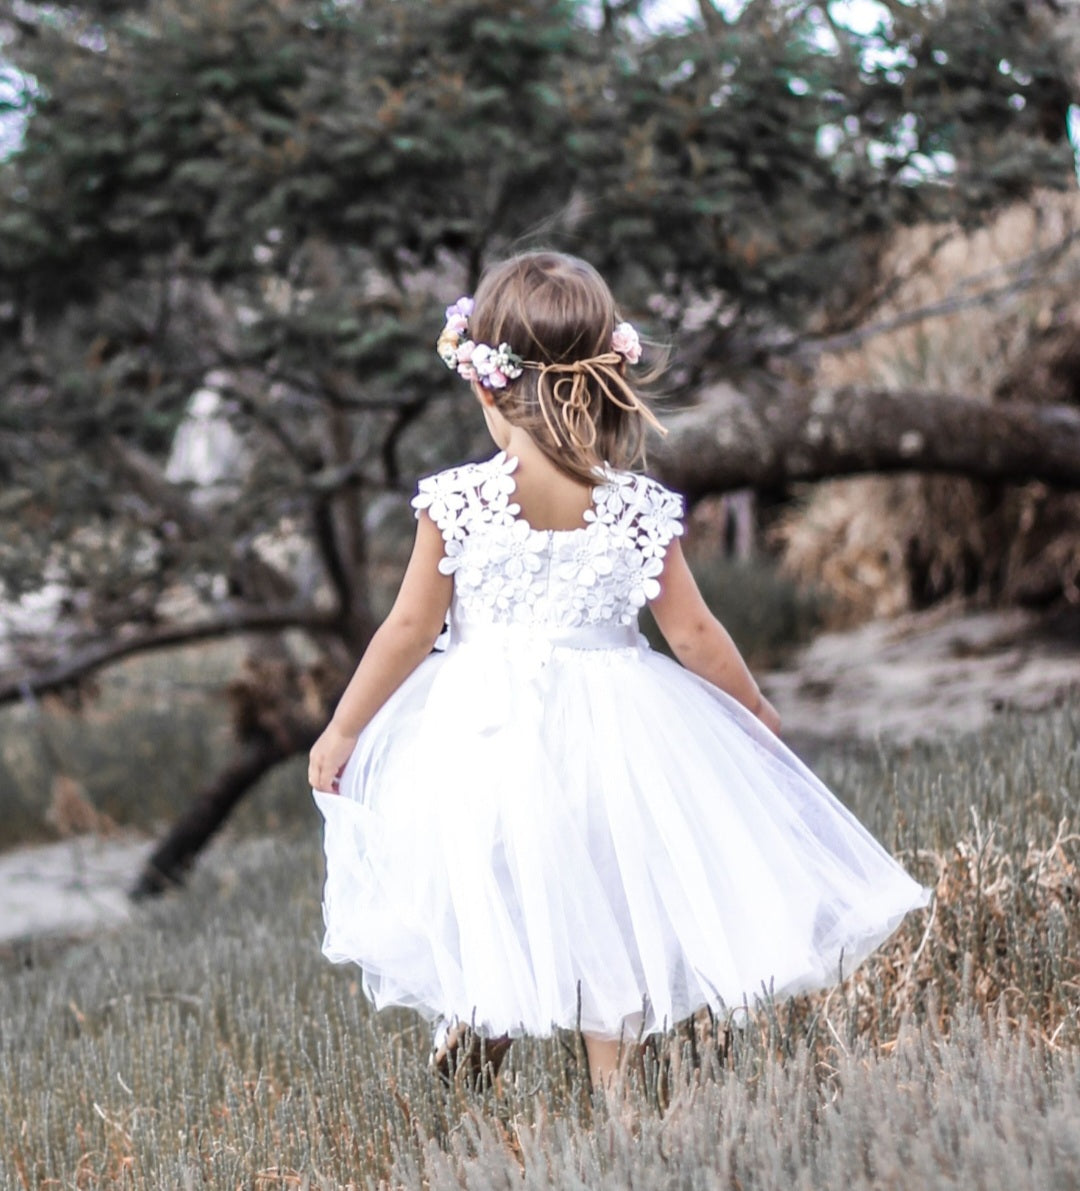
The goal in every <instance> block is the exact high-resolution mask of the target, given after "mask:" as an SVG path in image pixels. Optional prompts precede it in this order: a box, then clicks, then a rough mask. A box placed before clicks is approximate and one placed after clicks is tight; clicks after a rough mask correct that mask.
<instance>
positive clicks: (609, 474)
mask: <svg viewBox="0 0 1080 1191" xmlns="http://www.w3.org/2000/svg"><path fill="white" fill-rule="evenodd" d="M593 499H594V513H593V516H592V517H590V518H589V520H597V521H601V522H604V523H606V524H608V525H627V524H631V525H634V526H635V527H638V528H640V529H641V530H643V531H644V532H645V533H646V534H648V535H649V536H650V537H652V538H654V539H656V540H658V541H660V542H662V543H663V544H665V545H666V544H667V542H669V541H670V540H671V539H672V538H675V537H680V536H681V535H682V532H683V517H684V515H685V505H684V502H683V498H682V497H681V496H680V495H679V494H678V493H677V492H673V491H672V490H671V489H670V488H667V487H665V485H663V484H661V483H660V481H659V480H656V479H654V478H653V477H652V476H647V475H643V474H641V473H640V472H632V471H620V470H617V469H615V468H610V467H609V468H607V469H606V470H605V472H604V477H603V480H602V482H601V483H600V485H599V486H598V487H597V488H596V489H595V492H594V497H593Z"/></svg>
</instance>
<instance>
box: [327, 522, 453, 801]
mask: <svg viewBox="0 0 1080 1191" xmlns="http://www.w3.org/2000/svg"><path fill="white" fill-rule="evenodd" d="M442 557H443V539H442V534H441V533H440V532H439V530H438V528H437V526H436V525H435V523H434V522H433V521H432V520H431V518H430V517H429V516H428V515H427V514H426V513H422V514H421V516H420V519H419V522H418V523H417V528H416V542H415V544H414V546H413V552H412V556H411V557H410V559H409V565H408V567H406V569H405V575H404V578H403V579H402V580H401V588H400V590H399V591H398V594H397V599H396V600H395V601H394V606H393V608H391V609H390V613H389V615H388V616H387V617H386V619H385V620H384V621H383V623H382V624H381V625H380V626H379V628H378V629H377V630H376V632H375V633H374V635H373V636H372V638H371V642H370V643H369V645H368V647H367V649H366V650H364V656H363V657H362V658H361V659H360V664H359V665H358V666H357V667H356V672H355V674H353V676H352V678H351V679H350V681H349V685H348V686H347V687H346V688H345V693H344V694H343V695H342V696H341V699H340V700H339V701H338V705H337V710H336V711H335V712H334V715H333V718H332V719H331V720H330V723H329V724H328V725H327V727H326V730H325V731H324V732H323V734H322V735H321V736H320V737H319V739H318V740H317V741H316V742H315V744H314V746H313V747H312V749H311V753H310V754H309V758H308V780H309V781H310V782H311V785H312V786H313V787H314V788H315V789H316V790H333V789H336V787H337V779H338V776H339V774H340V772H341V770H342V769H343V768H344V766H345V762H346V761H348V759H349V756H350V755H351V753H352V751H353V748H354V746H355V745H356V739H357V737H358V736H359V735H360V733H361V732H362V731H363V729H364V728H365V727H366V726H367V724H368V723H369V722H370V720H371V718H372V717H373V716H374V715H375V713H376V712H377V711H378V710H379V708H380V707H382V705H383V704H384V703H385V702H386V700H387V699H389V698H390V696H391V695H392V694H393V693H394V691H396V690H397V688H398V687H399V686H400V685H401V684H402V683H403V682H404V681H405V679H406V678H408V676H409V675H410V674H411V673H412V672H413V670H415V669H416V667H417V666H418V665H419V664H420V663H421V662H422V661H423V660H424V658H426V657H427V655H428V654H429V653H430V652H431V648H432V646H433V645H434V644H435V639H436V638H437V637H438V635H439V633H441V632H442V628H443V625H444V623H445V621H446V611H447V609H448V608H449V607H450V596H451V593H452V592H453V587H454V581H453V579H452V578H451V577H450V576H449V575H443V574H441V573H440V572H439V561H440V560H441V559H442Z"/></svg>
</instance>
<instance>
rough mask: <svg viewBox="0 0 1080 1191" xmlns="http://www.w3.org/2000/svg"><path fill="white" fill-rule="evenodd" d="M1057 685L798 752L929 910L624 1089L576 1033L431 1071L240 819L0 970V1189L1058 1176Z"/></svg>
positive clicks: (1065, 888) (1074, 921)
mask: <svg viewBox="0 0 1080 1191" xmlns="http://www.w3.org/2000/svg"><path fill="white" fill-rule="evenodd" d="M1078 740H1080V705H1076V704H1074V705H1072V706H1070V707H1066V708H1063V709H1060V710H1058V711H1055V712H1053V713H1048V714H1046V715H1042V716H1040V717H1037V718H1034V719H1028V720H1020V719H1010V720H1007V721H1003V722H1002V724H1000V725H999V726H997V727H996V728H995V729H994V730H993V731H991V732H987V733H984V734H983V735H981V736H978V737H972V738H967V739H964V740H958V741H956V742H952V743H949V744H946V745H943V746H940V747H936V748H920V749H915V750H908V751H905V752H903V753H898V754H890V755H886V754H884V753H877V752H871V753H868V754H867V753H862V754H860V753H858V752H854V751H850V752H843V753H837V754H835V755H833V756H831V757H830V758H829V759H828V760H827V762H826V764H825V766H824V769H825V771H826V776H827V777H828V779H829V780H830V781H831V782H832V783H833V784H834V785H835V787H836V788H837V789H838V790H839V791H840V792H841V793H842V794H843V795H844V797H845V799H846V800H847V801H848V802H849V803H850V804H851V805H852V806H853V807H854V808H855V810H856V811H857V813H858V814H859V815H860V816H861V817H862V818H863V819H864V820H865V821H866V822H867V823H868V824H870V825H871V826H872V827H873V829H874V830H875V831H876V832H878V833H879V835H880V836H881V837H882V838H883V839H884V840H885V841H886V842H887V843H888V844H889V845H890V846H891V847H893V848H895V849H897V850H898V851H900V853H901V854H902V855H903V856H904V857H905V860H906V862H907V863H908V865H909V866H910V867H911V868H912V870H913V871H915V872H916V873H917V874H918V875H920V876H921V877H922V878H923V879H925V880H930V881H932V882H934V881H936V883H937V890H938V903H937V906H936V909H935V911H934V914H933V917H932V918H931V917H929V916H928V914H927V913H921V914H917V915H912V916H911V917H910V918H909V920H908V922H907V923H906V924H905V926H904V927H903V928H902V929H901V931H900V932H898V934H897V936H895V937H894V939H893V940H892V941H891V942H890V944H889V945H887V946H886V947H885V948H883V949H882V950H881V951H880V952H879V953H878V955H877V956H875V957H874V958H873V959H872V960H870V961H869V962H868V963H867V964H865V965H863V967H862V968H861V969H860V970H859V972H858V973H856V974H855V976H854V977H853V978H852V979H851V980H850V981H848V982H847V984H846V985H845V986H844V988H842V989H840V990H837V991H834V992H833V993H831V994H821V995H818V996H816V997H808V998H800V999H798V1000H796V1001H794V1002H790V1003H787V1004H785V1005H777V1006H774V1007H772V1008H771V1009H770V1010H769V1011H768V1012H764V1013H762V1014H760V1015H758V1016H757V1017H756V1018H755V1019H754V1020H753V1022H752V1023H751V1024H750V1025H749V1026H748V1027H746V1028H745V1029H743V1030H741V1031H740V1030H735V1031H732V1032H731V1034H730V1035H727V1034H726V1033H725V1032H724V1031H723V1029H722V1028H720V1023H718V1024H717V1026H716V1027H713V1028H709V1027H708V1023H704V1024H703V1025H702V1028H701V1029H700V1030H699V1031H698V1033H697V1034H696V1035H695V1038H694V1046H693V1048H692V1047H691V1043H690V1040H689V1036H687V1035H683V1036H680V1035H673V1036H672V1038H671V1039H669V1040H668V1042H667V1044H666V1046H665V1048H664V1049H663V1051H662V1056H661V1057H662V1062H661V1063H660V1064H659V1065H658V1064H657V1063H656V1062H654V1061H652V1060H649V1062H648V1063H647V1066H646V1069H645V1071H644V1077H643V1078H642V1079H639V1080H637V1081H636V1082H635V1084H634V1086H633V1088H632V1090H631V1092H630V1096H629V1099H628V1101H627V1103H626V1104H611V1105H609V1104H607V1103H606V1102H604V1100H603V1099H602V1098H601V1097H590V1095H589V1092H588V1089H587V1085H586V1081H585V1078H584V1071H583V1068H582V1065H581V1063H580V1061H579V1058H578V1051H577V1047H576V1045H575V1039H574V1038H573V1036H572V1035H567V1036H564V1037H561V1038H557V1039H550V1040H529V1041H526V1042H523V1043H518V1044H516V1045H515V1047H514V1049H513V1050H512V1051H511V1055H510V1058H509V1060H508V1063H507V1066H506V1068H504V1075H503V1077H502V1079H501V1081H500V1084H499V1086H498V1087H497V1088H495V1089H492V1090H489V1091H487V1092H485V1093H482V1094H474V1093H469V1092H468V1091H466V1090H465V1089H463V1088H454V1089H451V1090H449V1091H447V1090H444V1089H442V1088H441V1087H440V1086H439V1085H437V1084H436V1083H434V1082H433V1081H432V1080H431V1079H430V1078H429V1076H428V1073H427V1070H426V1052H427V1045H428V1042H427V1037H426V1033H425V1031H424V1029H423V1028H422V1027H421V1026H420V1025H419V1023H418V1021H417V1019H416V1018H415V1017H414V1016H412V1015H410V1014H407V1013H402V1012H393V1011H391V1012H388V1013H385V1014H380V1015H375V1014H373V1013H372V1012H371V1011H370V1009H369V1008H368V1006H367V1004H366V1002H365V1001H364V999H363V997H362V996H361V994H360V991H359V987H358V980H357V972H356V970H355V969H351V968H348V967H342V968H338V967H333V966H331V965H329V964H327V963H326V962H325V961H323V960H322V958H321V956H320V955H319V940H320V935H321V915H320V910H319V899H320V893H321V889H320V882H321V858H320V850H319V838H318V824H317V821H316V817H315V812H314V811H313V810H311V811H310V812H309V814H308V816H307V818H306V819H305V820H304V821H303V826H302V827H300V828H298V829H294V830H293V831H291V832H289V833H283V834H280V835H278V836H277V837H275V838H269V839H264V840H251V839H248V840H238V841H237V842H236V844H235V846H234V848H233V850H232V852H231V853H229V852H225V853H222V852H218V854H217V857H216V858H215V859H214V860H213V861H212V862H206V863H204V864H203V865H202V866H200V868H199V869H198V870H197V872H196V874H195V876H194V878H193V880H192V883H191V886H190V888H189V889H188V890H186V891H184V892H182V893H180V894H178V895H175V896H173V897H170V898H168V899H167V900H165V901H163V902H161V903H159V904H157V905H154V906H151V907H149V908H147V909H145V910H142V911H140V913H139V916H138V918H137V920H136V922H135V923H134V924H133V925H131V926H129V927H126V928H124V929H123V930H122V931H119V932H116V933H114V934H110V935H105V936H102V937H100V938H97V939H95V940H94V941H92V942H83V943H78V944H73V945H71V946H69V947H66V948H57V947H55V946H48V947H46V946H44V945H42V946H40V947H38V948H31V949H30V950H29V951H23V952H22V953H21V954H20V956H19V958H18V961H17V962H16V961H15V960H14V959H9V961H8V966H7V968H6V970H4V971H2V972H0V1187H3V1188H5V1189H6V1188H9V1187H15V1188H18V1187H26V1188H29V1187H34V1188H37V1187H44V1186H54V1187H77V1188H99V1187H101V1188H104V1187H110V1188H111V1187H131V1188H136V1187H138V1188H142V1187H148V1188H163V1187H169V1188H172V1187H177V1188H214V1189H217V1188H234V1187H242V1188H270V1187H292V1186H308V1187H319V1188H322V1187H344V1186H355V1187H373V1188H374V1187H379V1186H387V1187H403V1188H409V1189H414V1188H415V1189H419V1188H428V1189H431V1191H438V1189H441V1188H468V1189H469V1191H487V1189H489V1188H509V1187H519V1186H520V1187H528V1188H585V1187H588V1188H611V1189H613V1191H614V1189H615V1188H626V1187H631V1186H633V1187H647V1188H672V1189H674V1188H698V1187H700V1188H713V1187H717V1188H720V1187H722V1188H729V1187H731V1188H735V1187H738V1188H742V1189H743V1191H751V1189H766V1188H768V1189H773V1188H775V1189H777V1191H780V1189H784V1191H787V1189H790V1188H806V1189H810V1188H822V1187H829V1188H844V1189H845V1191H862V1189H866V1191H869V1189H870V1188H878V1187H893V1188H907V1187H910V1188H937V1187H943V1188H944V1187H957V1188H960V1187H963V1188H968V1187H987V1188H990V1187H1010V1188H1025V1187H1030V1188H1039V1189H1040V1191H1045V1189H1054V1188H1062V1189H1063V1191H1064V1188H1067V1187H1068V1188H1071V1187H1074V1186H1076V1184H1077V1181H1078V1180H1080V1129H1078V1128H1077V1122H1078V1121H1080V988H1078V979H1080V965H1078V956H1080V914H1078V894H1080V883H1078V880H1077V873H1078V869H1077V865H1078V862H1080V848H1078V842H1077V837H1076V831H1077V826H1078V824H1077V820H1078V815H1077V799H1078V796H1080V745H1078Z"/></svg>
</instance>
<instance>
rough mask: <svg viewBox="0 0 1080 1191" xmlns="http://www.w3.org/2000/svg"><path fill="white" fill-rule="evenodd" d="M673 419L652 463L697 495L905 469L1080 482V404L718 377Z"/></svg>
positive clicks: (1077, 485)
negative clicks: (760, 393) (745, 384)
mask: <svg viewBox="0 0 1080 1191" xmlns="http://www.w3.org/2000/svg"><path fill="white" fill-rule="evenodd" d="M667 425H668V428H669V434H668V437H667V438H666V439H665V440H664V441H663V442H662V443H660V444H659V445H657V446H655V447H653V448H652V449H651V450H650V453H649V459H650V463H651V465H652V466H653V468H654V470H655V471H656V473H657V475H659V476H660V478H661V479H663V480H665V481H666V482H667V483H670V484H671V485H672V486H673V487H675V488H677V489H678V490H679V491H681V492H683V493H685V495H686V496H687V497H688V498H689V499H690V500H697V499H699V498H701V497H703V496H708V495H711V494H713V493H718V492H726V491H731V490H732V489H735V488H779V487H784V486H786V485H788V484H793V483H797V482H808V481H813V480H823V479H831V478H833V477H838V476H852V475H865V474H868V473H870V472H900V471H919V472H943V473H948V474H952V475H960V476H967V477H969V478H970V479H975V480H983V481H990V482H997V483H1013V484H1019V483H1025V482H1027V481H1031V480H1039V481H1042V482H1043V483H1046V484H1049V485H1052V486H1055V487H1061V488H1070V489H1080V410H1077V409H1073V408H1071V407H1067V406H1032V405H1025V404H1019V403H1011V402H1009V403H998V404H990V403H988V402H985V401H980V400H977V399H974V398H970V397H962V396H957V395H955V394H937V393H921V392H885V391H882V390H860V389H846V390H842V391H840V392H836V393H817V392H814V391H812V390H785V391H783V392H781V393H779V394H776V395H772V396H769V397H763V398H761V399H760V400H751V399H750V398H749V397H748V396H747V395H746V394H744V393H740V392H738V391H737V390H735V389H733V388H731V387H730V386H728V385H717V386H715V387H714V388H713V389H712V390H710V391H708V393H707V395H706V397H705V400H704V401H703V403H702V405H701V406H700V407H698V408H697V409H695V410H693V411H691V412H689V413H686V414H682V415H680V416H679V417H677V418H674V419H670V420H669V421H668V423H667Z"/></svg>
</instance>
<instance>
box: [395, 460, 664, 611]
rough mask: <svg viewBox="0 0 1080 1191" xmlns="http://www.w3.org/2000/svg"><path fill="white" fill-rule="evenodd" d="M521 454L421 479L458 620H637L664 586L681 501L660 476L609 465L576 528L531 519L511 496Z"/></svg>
mask: <svg viewBox="0 0 1080 1191" xmlns="http://www.w3.org/2000/svg"><path fill="white" fill-rule="evenodd" d="M516 467H517V460H516V459H514V458H510V457H507V455H506V454H505V453H504V452H502V451H500V452H499V454H498V455H496V456H495V457H494V458H492V459H489V460H488V461H487V462H486V463H474V464H467V465H466V466H464V467H457V468H451V469H450V470H449V471H444V472H440V473H439V474H438V475H434V476H430V477H429V478H427V479H424V480H421V481H420V485H419V489H418V492H417V495H416V496H415V497H414V498H413V502H412V503H413V507H414V509H415V510H416V515H417V516H420V515H421V514H422V513H425V512H426V513H427V515H428V516H429V517H430V518H431V519H432V521H434V523H435V524H436V525H437V526H438V528H439V530H440V532H441V533H442V535H443V538H444V540H445V543H446V545H445V554H444V557H443V558H442V560H441V561H440V563H439V570H440V571H441V572H442V573H443V574H444V575H453V576H454V596H453V601H454V602H453V606H452V610H451V611H452V617H453V619H454V620H455V621H456V622H457V623H460V624H470V623H477V624H504V623H511V622H512V623H515V624H530V623H531V624H536V625H538V626H547V627H574V626H578V625H602V624H623V625H632V624H634V623H635V622H636V620H637V615H638V612H639V611H640V610H641V608H642V607H644V605H645V604H646V603H647V602H648V601H649V600H652V599H655V598H656V596H658V595H659V594H660V576H661V574H662V572H663V569H664V556H665V554H666V551H667V548H668V546H669V544H670V543H671V540H672V538H675V537H677V536H679V535H680V534H681V533H682V531H683V527H682V501H681V500H680V498H679V497H678V496H676V495H675V494H674V493H672V492H669V491H668V490H667V489H666V488H664V487H663V486H662V485H661V484H658V483H657V482H656V481H655V480H651V479H649V478H648V477H646V476H638V475H633V474H631V473H629V472H620V471H615V470H613V469H610V468H608V469H606V470H605V472H604V473H603V475H602V477H599V478H600V480H601V482H600V483H598V484H597V486H596V487H595V488H594V489H593V492H592V507H591V508H590V509H588V510H587V511H586V513H585V518H584V520H585V524H584V525H583V526H582V527H581V528H580V529H572V530H543V529H533V528H532V527H531V526H530V525H529V523H528V522H527V521H525V520H524V519H523V518H521V517H520V516H519V514H520V512H521V508H520V506H519V505H518V504H517V502H516V501H515V500H514V496H515V494H516V485H515V482H514V475H513V473H514V470H515V468H516Z"/></svg>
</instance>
